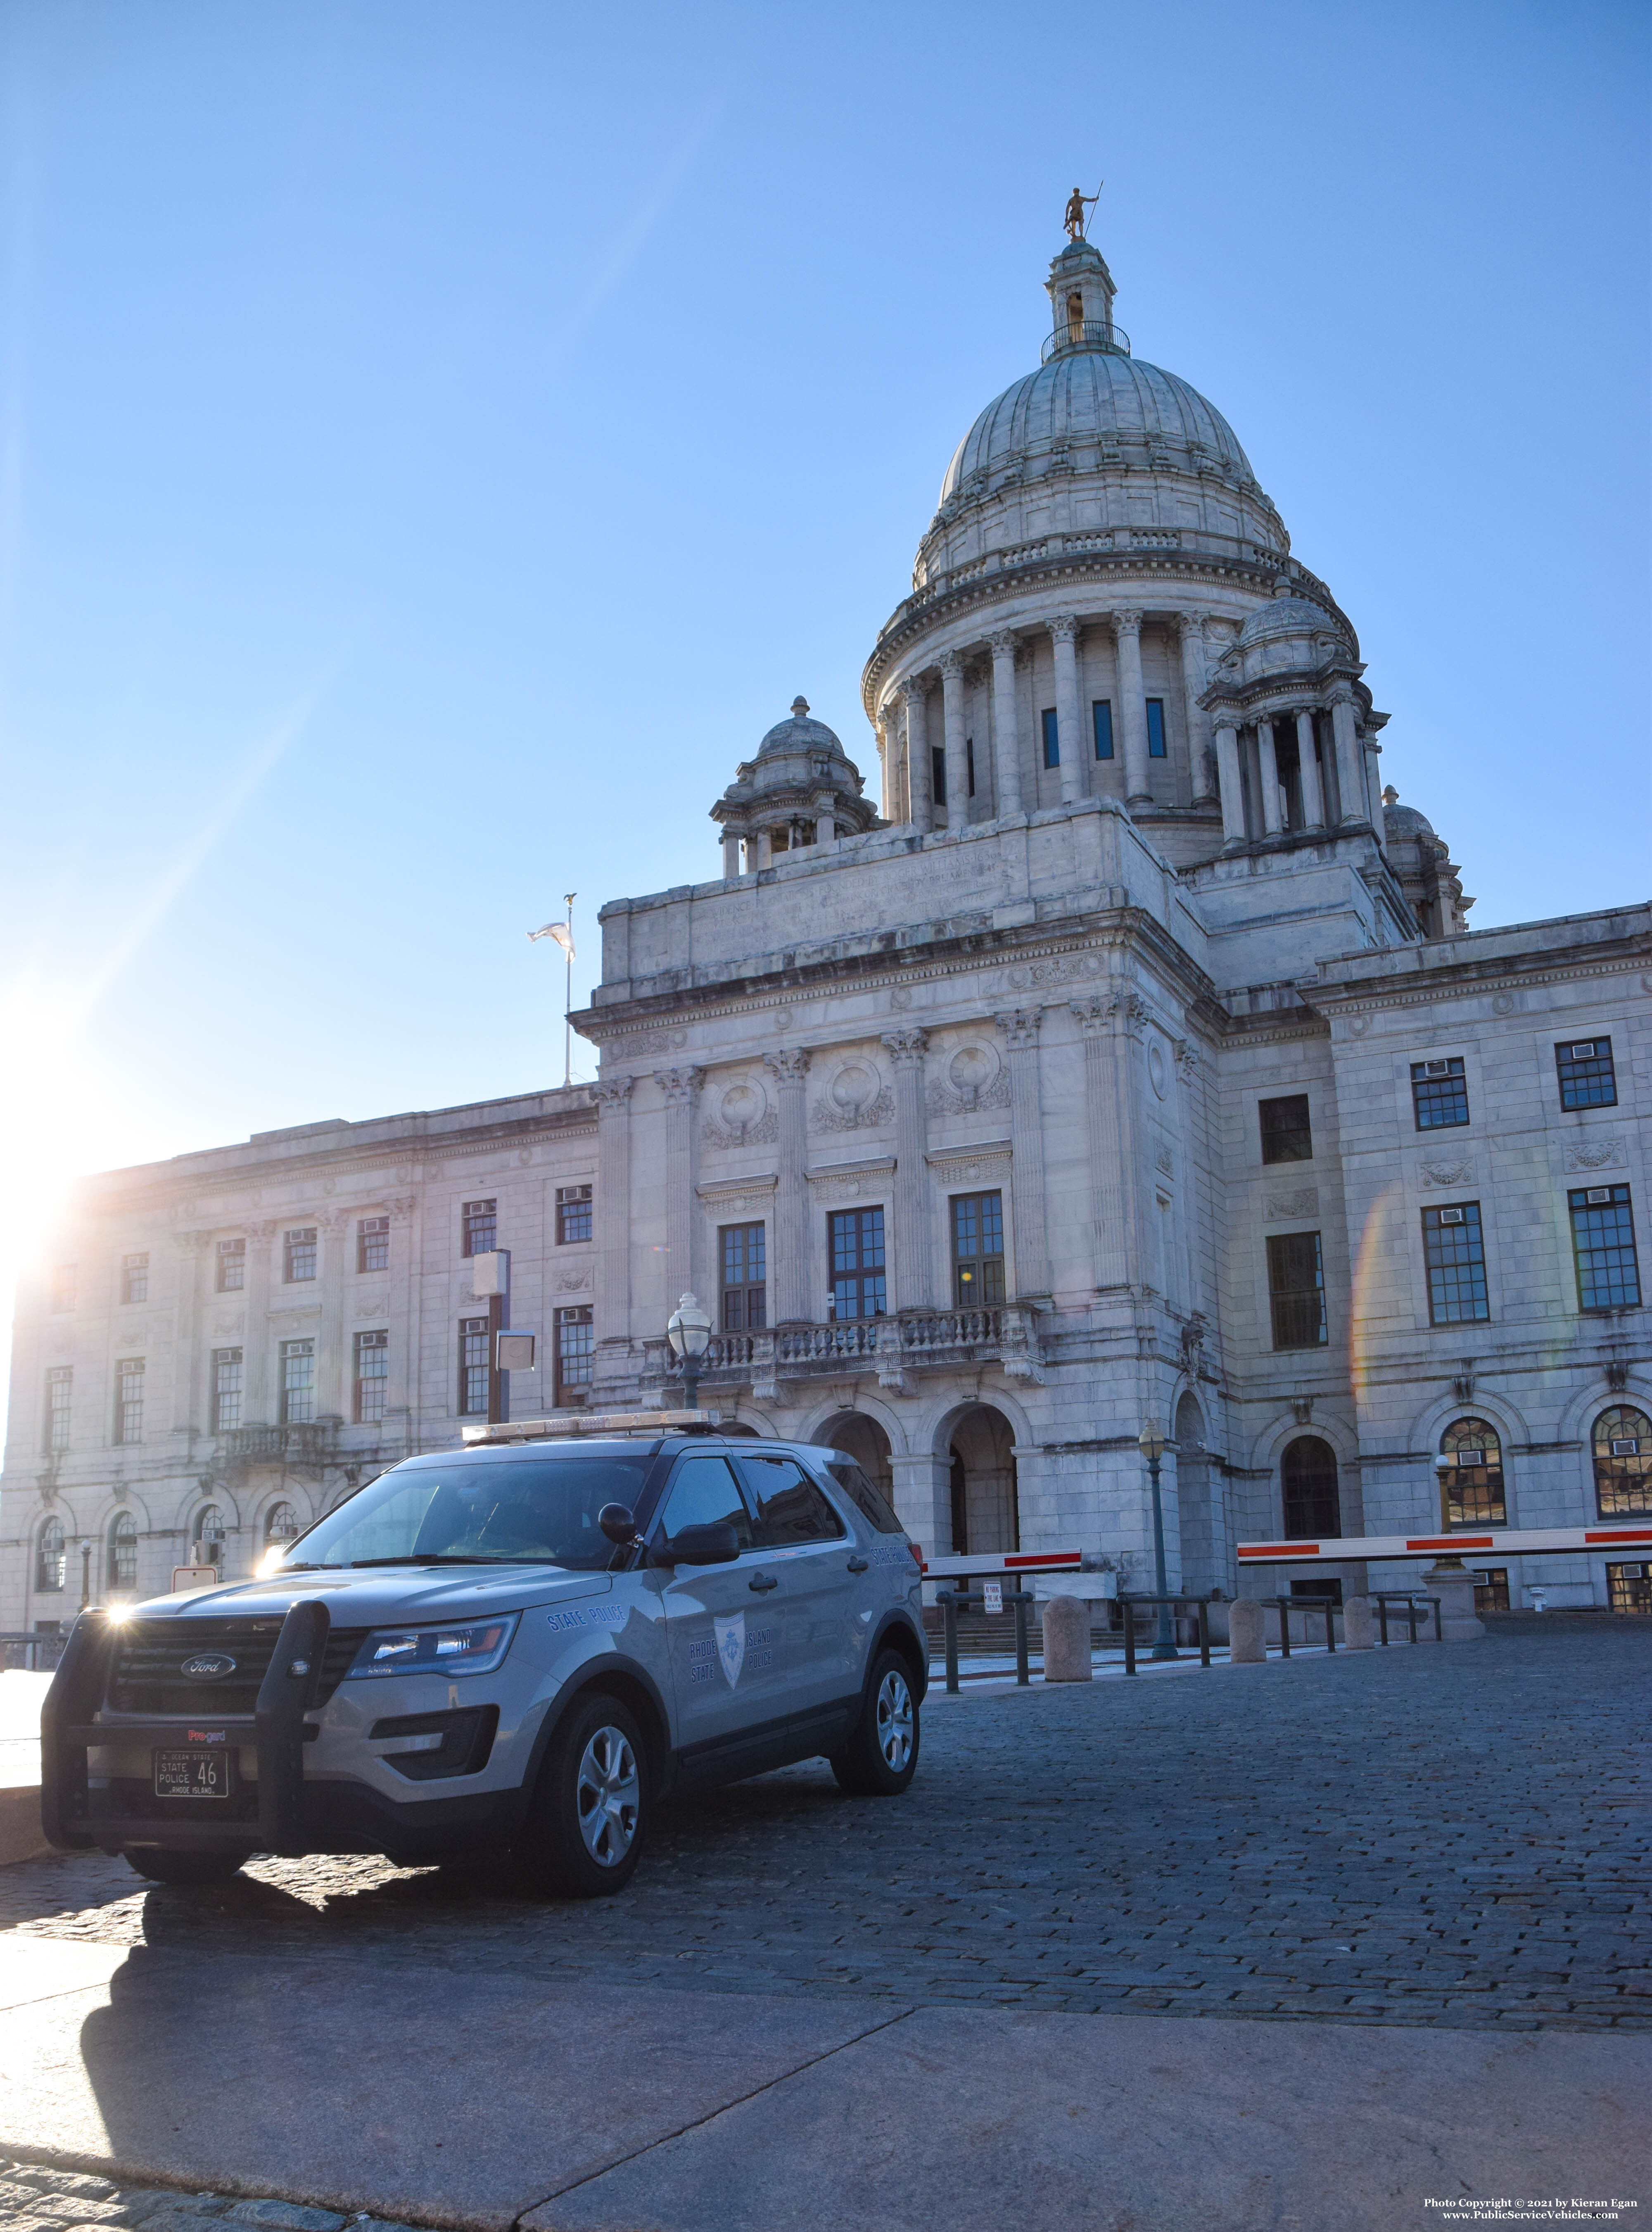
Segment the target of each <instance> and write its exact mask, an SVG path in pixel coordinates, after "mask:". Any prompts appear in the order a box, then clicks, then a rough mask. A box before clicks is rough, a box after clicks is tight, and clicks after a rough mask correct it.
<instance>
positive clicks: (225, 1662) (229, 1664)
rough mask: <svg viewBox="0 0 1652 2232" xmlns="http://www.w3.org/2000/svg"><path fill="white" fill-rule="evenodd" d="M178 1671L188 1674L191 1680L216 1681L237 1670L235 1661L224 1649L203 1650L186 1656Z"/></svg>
mask: <svg viewBox="0 0 1652 2232" xmlns="http://www.w3.org/2000/svg"><path fill="white" fill-rule="evenodd" d="M178 1672H179V1673H180V1674H187V1675H188V1676H189V1678H190V1680H191V1682H216V1681H217V1680H218V1679H219V1678H220V1677H222V1676H224V1675H225V1674H233V1673H234V1672H235V1661H234V1659H233V1658H229V1657H228V1656H227V1655H226V1654H225V1653H224V1651H198V1652H197V1653H196V1655H195V1657H194V1658H186V1659H185V1661H184V1664H182V1665H181V1666H180V1667H179V1668H178Z"/></svg>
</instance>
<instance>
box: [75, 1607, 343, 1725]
mask: <svg viewBox="0 0 1652 2232" xmlns="http://www.w3.org/2000/svg"><path fill="white" fill-rule="evenodd" d="M281 1628H282V1624H281V1622H280V1620H278V1619H139V1620H133V1621H132V1622H131V1623H130V1625H127V1626H126V1627H124V1628H123V1629H122V1630H121V1632H120V1642H119V1644H118V1645H117V1646H116V1650H115V1657H114V1665H113V1669H112V1670H111V1671H110V1675H109V1697H108V1703H109V1710H110V1711H111V1712H115V1713H157V1714H163V1713H164V1714H172V1713H178V1714H186V1715H189V1716H192V1717H194V1718H197V1719H204V1718H206V1717H209V1716H213V1715H217V1714H231V1713H250V1712H252V1711H253V1710H254V1709H255V1708H256V1705H257V1703H258V1691H259V1690H260V1688H261V1687H262V1683H263V1678H264V1676H265V1675H266V1674H267V1673H268V1672H269V1662H270V1660H271V1658H273V1657H274V1656H275V1645H276V1642H277V1639H278V1638H279V1637H280V1635H281ZM366 1633H367V1630H366V1628H365V1627H335V1628H333V1629H331V1630H329V1632H328V1634H327V1649H326V1651H324V1652H323V1654H322V1658H321V1669H320V1671H319V1673H318V1675H317V1677H316V1679H315V1681H314V1686H313V1688H312V1690H311V1694H310V1703H311V1704H312V1705H324V1704H326V1703H327V1699H328V1698H329V1697H331V1696H332V1695H333V1692H334V1690H336V1689H337V1688H338V1686H339V1684H340V1682H341V1681H342V1680H343V1679H344V1677H345V1675H346V1673H347V1671H348V1670H349V1666H350V1664H351V1661H352V1660H353V1658H354V1657H355V1655H356V1653H357V1651H359V1650H360V1648H361V1643H362V1638H364V1637H365V1636H366ZM201 1651H223V1652H224V1654H225V1655H226V1656H227V1657H229V1658H233V1659H234V1660H235V1663H236V1668H235V1672H234V1673H233V1674H229V1675H226V1676H225V1677H224V1678H223V1679H222V1680H221V1681H217V1682H200V1681H191V1680H190V1679H189V1677H187V1676H186V1675H185V1674H184V1673H183V1672H181V1671H180V1670H181V1668H182V1666H183V1664H184V1661H185V1659H186V1658H195V1657H196V1656H197V1655H198V1653H199V1652H201Z"/></svg>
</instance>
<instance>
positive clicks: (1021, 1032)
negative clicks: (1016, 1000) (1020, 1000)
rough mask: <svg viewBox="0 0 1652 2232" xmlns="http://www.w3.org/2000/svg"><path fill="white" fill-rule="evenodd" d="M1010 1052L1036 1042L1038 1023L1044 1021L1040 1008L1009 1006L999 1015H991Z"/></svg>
mask: <svg viewBox="0 0 1652 2232" xmlns="http://www.w3.org/2000/svg"><path fill="white" fill-rule="evenodd" d="M993 1021H994V1022H995V1023H996V1024H997V1026H998V1028H999V1029H1000V1030H1001V1031H1002V1033H1003V1034H1004V1041H1005V1043H1006V1045H1007V1046H1008V1048H1009V1049H1010V1051H1011V1052H1012V1053H1020V1052H1021V1051H1022V1050H1023V1049H1024V1048H1027V1047H1035V1046H1036V1045H1037V1044H1038V1034H1039V1025H1040V1023H1041V1022H1043V1021H1044V1010H1043V1009H1041V1008H1011V1009H1008V1011H1007V1013H1006V1014H1004V1015H994V1017H993Z"/></svg>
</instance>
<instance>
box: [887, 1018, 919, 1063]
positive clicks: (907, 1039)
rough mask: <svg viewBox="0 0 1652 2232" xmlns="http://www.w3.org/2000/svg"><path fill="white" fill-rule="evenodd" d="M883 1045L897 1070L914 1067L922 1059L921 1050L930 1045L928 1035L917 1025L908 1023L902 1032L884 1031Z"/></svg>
mask: <svg viewBox="0 0 1652 2232" xmlns="http://www.w3.org/2000/svg"><path fill="white" fill-rule="evenodd" d="M929 1043H930V1035H929V1033H928V1032H927V1031H926V1030H923V1029H922V1028H920V1027H919V1025H917V1023H909V1024H908V1025H907V1027H906V1028H905V1029H904V1030H899V1031H885V1032H884V1045H885V1046H886V1047H887V1048H889V1052H890V1057H891V1060H892V1061H893V1062H894V1064H895V1067H896V1068H897V1069H910V1068H912V1067H916V1065H917V1063H919V1062H921V1061H923V1049H924V1048H925V1047H927V1046H928V1044H929Z"/></svg>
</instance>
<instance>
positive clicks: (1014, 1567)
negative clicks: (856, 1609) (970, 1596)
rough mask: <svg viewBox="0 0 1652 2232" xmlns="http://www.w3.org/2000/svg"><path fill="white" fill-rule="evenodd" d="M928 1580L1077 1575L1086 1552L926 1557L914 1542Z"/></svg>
mask: <svg viewBox="0 0 1652 2232" xmlns="http://www.w3.org/2000/svg"><path fill="white" fill-rule="evenodd" d="M912 1547H913V1548H914V1549H915V1550H916V1551H917V1554H918V1557H917V1561H918V1564H919V1565H920V1566H921V1567H923V1576H924V1579H925V1580H931V1581H939V1580H952V1579H955V1578H956V1576H958V1575H960V1574H963V1573H1077V1572H1078V1571H1079V1567H1081V1566H1082V1565H1083V1563H1084V1552H1083V1551H1082V1550H980V1551H977V1552H976V1553H975V1555H974V1556H972V1557H945V1558H926V1557H925V1556H924V1555H923V1545H922V1544H921V1543H918V1542H914V1543H913V1545H912Z"/></svg>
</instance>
